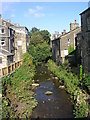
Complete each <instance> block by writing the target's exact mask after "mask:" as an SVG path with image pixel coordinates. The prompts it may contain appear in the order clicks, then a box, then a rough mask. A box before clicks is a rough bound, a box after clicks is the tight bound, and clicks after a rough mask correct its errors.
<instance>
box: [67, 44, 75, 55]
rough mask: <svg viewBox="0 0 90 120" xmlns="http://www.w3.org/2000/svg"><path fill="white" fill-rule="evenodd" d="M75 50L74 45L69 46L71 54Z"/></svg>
mask: <svg viewBox="0 0 90 120" xmlns="http://www.w3.org/2000/svg"><path fill="white" fill-rule="evenodd" d="M73 51H74V46H71V45H70V46H69V47H68V54H70V53H71V52H73Z"/></svg>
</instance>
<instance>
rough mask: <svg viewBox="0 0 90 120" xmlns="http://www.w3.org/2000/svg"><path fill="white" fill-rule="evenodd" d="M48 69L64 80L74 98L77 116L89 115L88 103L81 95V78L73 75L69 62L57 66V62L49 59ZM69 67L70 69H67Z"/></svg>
mask: <svg viewBox="0 0 90 120" xmlns="http://www.w3.org/2000/svg"><path fill="white" fill-rule="evenodd" d="M47 66H48V69H49V70H50V71H51V72H53V73H54V75H55V76H57V77H58V78H59V79H60V80H61V81H63V82H64V86H65V88H66V90H67V92H68V93H69V94H70V95H71V97H72V98H73V99H74V102H75V104H74V111H73V112H74V115H75V117H76V118H78V117H87V115H88V104H86V102H85V100H84V98H82V97H81V94H82V93H81V91H80V88H79V83H80V82H79V79H78V77H77V76H76V75H73V74H72V73H71V71H70V68H69V67H68V64H67V65H66V66H65V64H64V65H61V66H56V64H55V63H54V62H53V61H52V60H49V61H48V63H47ZM67 68H68V69H69V71H67ZM81 76H82V73H81ZM85 79H86V81H87V82H85V83H86V84H87V83H88V82H89V80H90V76H87V77H86V78H85ZM78 96H79V98H80V101H79V103H77V99H78Z"/></svg>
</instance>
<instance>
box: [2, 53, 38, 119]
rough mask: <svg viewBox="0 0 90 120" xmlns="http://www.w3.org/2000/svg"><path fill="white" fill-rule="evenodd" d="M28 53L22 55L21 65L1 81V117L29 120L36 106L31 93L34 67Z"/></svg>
mask: <svg viewBox="0 0 90 120" xmlns="http://www.w3.org/2000/svg"><path fill="white" fill-rule="evenodd" d="M32 60H33V59H32V57H31V56H30V55H29V53H26V54H24V56H23V64H22V66H21V67H20V68H19V69H17V70H16V71H15V72H14V73H13V74H12V75H11V76H10V77H9V76H6V77H4V78H3V80H2V93H3V101H2V117H3V118H29V117H30V115H31V113H32V109H33V108H34V107H35V106H36V105H37V101H36V100H35V99H34V97H33V95H34V92H33V91H32V83H33V82H34V81H33V77H34V74H35V66H34V65H33V62H32Z"/></svg>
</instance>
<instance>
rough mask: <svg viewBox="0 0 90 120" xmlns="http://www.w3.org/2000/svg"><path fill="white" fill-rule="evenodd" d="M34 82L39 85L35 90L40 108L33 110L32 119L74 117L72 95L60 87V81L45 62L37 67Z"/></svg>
mask: <svg viewBox="0 0 90 120" xmlns="http://www.w3.org/2000/svg"><path fill="white" fill-rule="evenodd" d="M34 80H35V82H36V83H37V84H39V86H38V87H37V88H36V89H35V99H36V100H37V101H38V106H37V107H36V108H35V109H34V110H33V113H32V115H31V118H34V119H35V118H37V119H38V118H40V119H44V118H46V119H49V118H50V119H51V118H52V119H54V118H55V119H56V118H57V119H59V118H73V117H74V116H73V105H72V101H71V100H70V95H69V94H67V92H66V91H65V89H64V88H60V87H59V86H60V83H59V79H58V78H57V77H54V75H53V74H52V73H51V72H50V71H49V70H48V68H47V66H46V64H45V63H44V62H42V63H41V64H39V65H38V66H37V68H36V74H35V76H34Z"/></svg>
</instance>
